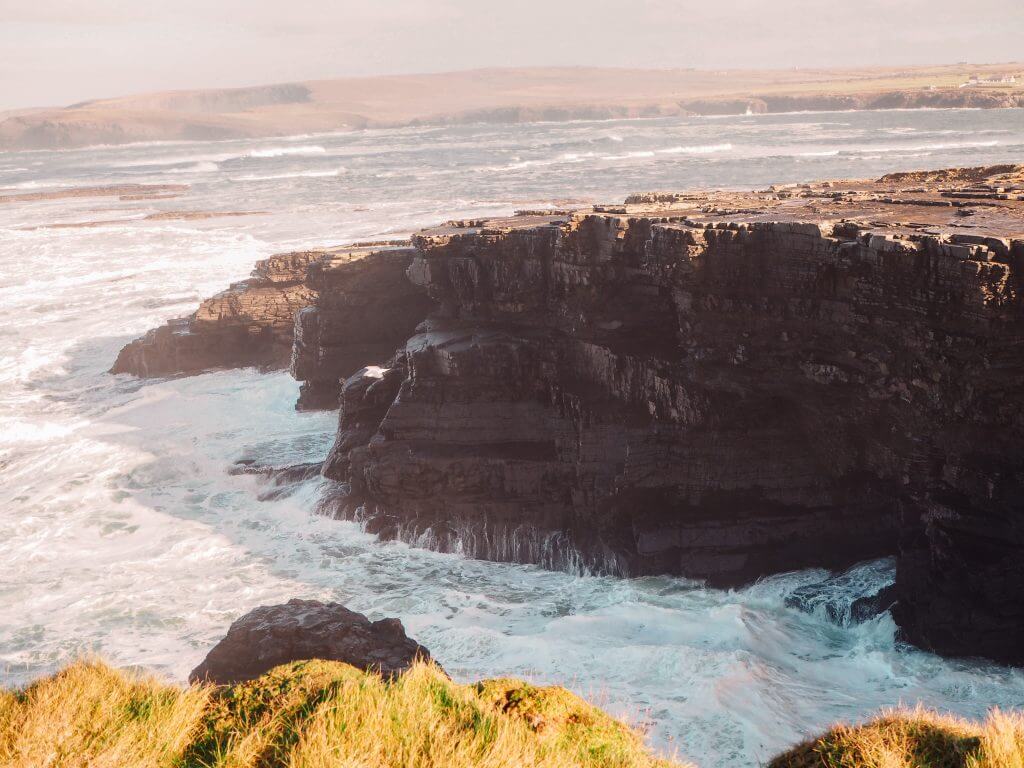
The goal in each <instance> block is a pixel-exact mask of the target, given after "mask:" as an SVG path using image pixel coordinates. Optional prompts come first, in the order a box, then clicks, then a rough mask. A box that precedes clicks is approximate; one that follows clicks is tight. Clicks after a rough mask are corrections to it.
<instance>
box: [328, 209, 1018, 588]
mask: <svg viewBox="0 0 1024 768" xmlns="http://www.w3.org/2000/svg"><path fill="white" fill-rule="evenodd" d="M838 230H839V232H834V231H831V230H829V231H827V232H823V228H822V226H821V225H818V224H800V223H764V224H759V223H752V224H749V225H728V226H725V227H723V228H707V227H704V226H699V225H696V224H695V223H693V222H689V221H687V222H671V221H668V222H663V221H657V220H655V219H652V218H646V217H641V218H629V217H627V216H622V215H583V216H573V217H568V218H565V217H561V218H557V217H552V218H548V219H542V220H537V219H534V220H531V219H529V218H523V219H518V220H509V221H505V222H488V223H487V224H486V225H485V226H480V227H467V228H465V229H461V230H460V229H457V228H449V229H441V230H436V231H431V232H427V233H424V234H421V235H420V236H418V237H417V238H415V240H414V242H415V244H416V246H417V248H418V250H419V253H420V255H419V257H418V258H417V259H416V261H415V262H414V263H413V265H412V267H411V269H410V274H411V276H412V278H413V280H414V281H416V282H418V283H420V284H422V285H424V287H425V288H426V289H427V290H428V291H429V292H430V294H431V295H432V296H433V297H434V298H435V299H436V300H437V301H438V302H439V304H440V306H441V308H442V309H441V310H440V311H439V312H438V313H437V314H436V315H435V316H434V317H433V318H432V319H431V321H430V322H429V323H428V324H427V325H426V326H425V327H424V328H423V329H422V331H423V332H422V333H420V334H418V335H416V336H414V337H413V338H412V339H410V340H409V342H408V343H407V344H406V346H405V350H404V353H403V354H402V355H401V356H400V357H399V358H398V359H397V360H396V361H394V363H393V370H388V371H387V372H384V373H383V374H382V373H381V372H379V371H377V372H374V373H373V374H372V375H373V376H374V377H375V381H374V382H373V383H372V385H371V386H367V384H366V375H363V376H357V377H355V378H353V379H352V380H351V381H349V382H348V384H347V385H346V389H345V393H344V395H343V403H344V411H343V413H342V435H343V438H344V440H343V443H342V444H341V445H339V446H338V447H337V448H336V450H335V451H334V453H333V454H332V458H331V460H330V461H329V462H328V464H327V467H326V469H325V473H326V474H327V475H328V476H331V477H335V478H337V479H339V480H345V481H346V482H348V483H349V484H350V486H351V495H350V496H348V497H346V499H345V501H344V502H343V504H345V505H347V507H348V508H352V507H355V506H360V505H361V507H362V508H361V510H360V511H361V513H362V514H365V515H367V516H368V517H370V518H372V519H373V520H374V526H375V527H376V528H378V529H379V530H381V531H382V532H388V533H392V534H395V535H403V536H405V537H407V538H414V537H416V536H420V535H422V534H423V533H424V532H426V531H427V530H429V532H430V533H429V536H428V538H430V539H431V540H432V542H433V544H434V545H435V546H441V547H446V546H454V545H455V542H456V541H457V542H458V543H459V546H461V547H463V548H466V549H468V550H469V551H470V552H471V553H473V554H477V555H480V556H485V557H492V558H501V559H505V558H508V559H526V560H539V561H541V562H545V563H547V564H549V565H556V564H564V561H565V560H566V558H569V557H575V556H577V554H575V553H578V554H579V556H582V557H583V559H584V560H585V561H587V562H589V563H591V564H592V565H596V566H597V567H604V568H608V569H610V570H613V571H618V572H624V573H665V572H669V573H683V574H686V575H690V576H696V577H701V578H706V579H708V580H710V581H712V582H715V583H725V584H732V583H739V582H743V581H747V580H750V579H752V578H755V577H757V576H759V575H762V574H765V573H771V572H777V571H782V570H790V569H795V568H801V567H806V566H810V565H823V566H830V567H839V566H842V565H845V564H848V563H850V562H853V561H855V560H859V559H864V558H867V557H873V556H878V555H882V554H886V553H890V552H894V551H895V550H896V548H897V539H898V536H897V533H896V526H897V517H898V512H899V510H900V509H901V507H907V506H909V505H913V504H917V503H921V502H920V501H918V500H920V499H924V498H931V494H934V493H937V492H938V491H936V489H941V492H946V491H951V490H952V484H953V482H954V481H953V480H952V479H951V478H950V477H949V476H948V475H949V473H950V472H951V471H953V470H952V469H951V467H954V466H958V462H960V461H962V457H961V453H962V452H963V451H967V450H970V451H975V452H977V451H979V450H980V451H982V452H985V451H988V450H989V447H993V448H995V444H994V443H989V444H988V445H977V443H978V442H979V441H978V433H979V432H983V431H985V430H988V429H1002V430H1004V431H1005V430H1006V429H1010V428H1012V429H1019V426H1020V425H1019V423H1016V422H1014V423H1012V424H1011V423H1002V422H999V421H998V420H999V418H1000V417H999V414H997V413H994V412H993V408H991V407H989V405H988V404H989V402H990V400H991V398H992V396H993V395H994V390H996V389H999V388H1001V387H1002V386H1003V385H1004V381H1005V377H1006V376H1010V377H1014V376H1016V377H1019V376H1020V374H1021V371H1020V370H1019V369H1016V368H1014V369H1013V370H1002V371H1000V373H999V375H997V376H995V377H993V376H991V375H990V371H991V368H992V365H993V359H994V358H995V357H999V358H1000V359H1007V360H1008V362H1007V364H1008V365H1016V363H1015V361H1014V359H1013V358H1014V350H1015V347H1014V346H1013V345H1014V344H1015V343H1019V333H1020V326H1019V324H1018V323H1016V322H1015V321H1014V318H1015V317H1016V314H1015V313H1018V312H1019V308H1018V304H1017V298H1016V293H1015V288H1014V284H1013V282H1012V280H1011V269H1010V266H1009V264H1008V263H1007V262H1008V261H1009V251H1008V247H1007V246H1005V245H1004V244H1000V246H999V247H998V248H997V250H996V251H990V250H989V249H988V247H987V246H985V245H973V246H971V245H962V244H953V243H943V242H940V241H939V240H938V239H936V238H929V237H924V238H918V239H914V240H911V239H906V240H898V239H888V238H885V237H881V236H878V235H872V234H870V233H864V234H861V233H859V232H858V231H857V228H856V227H855V226H840V227H838ZM995 259H999V260H995ZM1017 380H1018V381H1020V380H1021V379H1020V378H1018V379H1017ZM364 393H365V394H364ZM385 393H386V394H385ZM368 394H372V396H373V397H374V398H376V400H377V402H375V403H374V404H373V405H372V407H368V406H366V405H365V404H364V399H365V397H366V396H367V395H368ZM1004 394H1005V393H1004ZM388 397H392V398H393V399H392V400H391V402H390V403H387V402H386V401H387V398H388ZM1004 410H1005V409H1004ZM1010 411H1011V413H1010V416H1013V412H1012V408H1011V409H1010ZM368 414H369V415H370V419H371V420H372V418H373V416H374V414H376V415H379V416H380V417H381V421H380V423H379V426H378V427H377V429H376V430H375V431H372V432H371V430H370V429H368V428H367V426H366V423H365V422H366V421H367V415H368ZM1004 421H1005V419H1004ZM1011 421H1012V419H1011ZM356 422H360V429H359V430H358V431H359V433H360V434H361V435H363V436H365V437H368V439H366V444H365V445H361V446H359V445H353V440H354V433H355V431H356V430H355V429H353V425H354V424H355V423H356ZM1001 453H1003V449H1002V448H996V450H995V451H994V454H995V456H993V457H991V458H992V459H993V460H994V458H995V457H996V456H998V455H999V454H1001ZM979 458H980V457H976V458H975V459H974V461H973V465H975V466H977V465H978V464H986V462H979V461H978V459H979ZM1014 460H1015V453H1014V451H1013V450H1012V449H1011V450H1010V451H1009V454H1008V455H1006V458H1005V459H1000V461H999V466H1004V467H1005V465H1006V462H1007V461H1009V462H1011V463H1012V462H1013V461H1014ZM570 544H571V545H572V546H571V547H570V546H567V545H570Z"/></svg>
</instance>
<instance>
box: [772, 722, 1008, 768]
mask: <svg viewBox="0 0 1024 768" xmlns="http://www.w3.org/2000/svg"><path fill="white" fill-rule="evenodd" d="M769 768H1024V714H1021V713H1014V714H1010V713H1005V712H1000V711H999V710H998V709H994V710H992V711H991V712H990V713H989V715H988V718H987V719H986V720H984V721H983V722H981V723H974V722H970V721H967V720H962V719H960V718H956V717H951V716H948V715H940V714H937V713H935V712H932V711H929V710H926V709H922V708H917V709H914V710H894V711H891V712H886V713H884V714H882V715H881V716H880V717H877V718H875V719H874V720H871V721H870V722H868V723H865V724H864V725H859V726H848V725H837V726H834V727H833V728H832V729H831V730H829V731H828V732H827V733H826V734H824V735H823V736H820V737H819V738H817V739H814V740H812V741H807V742H804V743H803V744H800V745H798V746H796V747H794V748H793V749H791V750H790V751H788V752H786V753H785V754H782V755H779V756H778V757H776V758H775V759H774V760H772V761H771V763H769Z"/></svg>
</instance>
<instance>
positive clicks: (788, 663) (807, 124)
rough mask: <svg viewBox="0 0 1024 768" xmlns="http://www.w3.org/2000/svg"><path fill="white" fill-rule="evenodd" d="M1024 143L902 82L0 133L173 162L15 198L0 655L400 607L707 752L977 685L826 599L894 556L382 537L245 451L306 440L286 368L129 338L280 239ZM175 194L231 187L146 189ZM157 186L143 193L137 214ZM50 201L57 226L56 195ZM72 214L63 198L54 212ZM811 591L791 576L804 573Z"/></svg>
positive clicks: (54, 661) (749, 759) (657, 739)
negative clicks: (295, 128)
mask: <svg viewBox="0 0 1024 768" xmlns="http://www.w3.org/2000/svg"><path fill="white" fill-rule="evenodd" d="M1021 160H1024V110H992V111H974V110H951V111H893V112H860V113H853V112H841V113H817V114H789V115H763V116H735V117H722V118H671V119H653V120H613V121H597V122H571V123H537V124H526V125H516V126H494V125H467V126H452V127H421V128H406V129H396V130H368V131H359V132H352V133H338V134H328V135H307V136H291V137H286V138H273V139H261V140H246V141H221V142H177V143H153V144H136V145H130V146H123V147H97V148H89V149H79V150H67V151H38V152H18V153H0V197H2V196H3V195H9V194H24V193H30V192H38V191H47V190H54V189H63V188H71V187H80V186H96V185H114V184H126V183H142V184H183V185H188V190H187V191H185V192H184V193H183V194H182V195H181V196H180V197H177V198H172V199H151V200H130V199H128V200H121V199H119V198H118V197H116V196H113V197H109V196H108V197H95V196H90V197H75V198H66V199H56V200H36V201H23V202H0V573H2V577H0V681H2V682H3V683H5V684H7V685H20V684H24V683H27V682H29V681H30V680H32V679H33V678H35V677H37V676H39V675H42V674H45V673H48V672H50V671H52V670H54V669H55V668H56V667H57V666H59V665H61V664H63V663H65V662H67V661H68V660H70V659H71V658H73V657H75V656H76V655H80V654H83V653H98V654H102V655H103V656H104V657H106V658H107V659H109V660H111V661H112V662H114V663H116V664H119V665H140V666H145V667H148V668H151V669H154V670H157V671H158V672H160V673H162V674H165V675H167V676H168V677H170V678H173V679H176V680H183V679H184V678H185V677H186V676H187V674H188V672H189V670H190V669H191V668H192V667H193V666H195V665H196V664H197V663H198V662H199V661H200V660H201V659H202V658H203V656H204V655H205V653H206V651H207V650H208V649H209V648H210V647H211V646H212V645H213V643H215V642H216V641H217V640H218V639H219V638H220V637H222V636H223V634H224V633H225V631H226V629H227V627H228V625H229V624H230V623H231V621H232V620H234V619H235V618H237V617H238V616H240V615H241V614H242V613H244V612H246V611H248V610H250V609H251V608H253V607H255V606H257V605H262V604H268V603H275V602H282V601H285V600H287V599H288V598H291V597H306V598H318V599H327V600H337V601H340V602H343V603H345V604H346V605H348V606H349V607H350V608H353V609H355V610H358V611H362V612H364V613H367V614H368V615H370V616H371V618H380V617H383V616H396V617H399V618H401V619H402V621H403V622H404V623H405V625H406V628H407V630H408V631H409V633H410V634H411V635H412V636H414V637H415V638H416V639H417V640H419V641H420V642H422V643H423V644H424V645H426V646H427V647H429V648H430V649H431V651H432V652H433V653H434V655H435V656H436V657H437V658H438V659H439V660H440V661H441V662H442V663H443V664H444V666H445V668H446V669H447V670H448V671H449V672H450V673H451V674H452V675H453V676H454V677H455V678H456V679H457V680H460V681H469V680H475V679H478V678H481V677H487V676H503V675H515V676H521V677H526V678H529V679H530V680H533V681H535V682H538V683H558V684H563V685H566V686H568V687H570V688H572V689H573V690H575V691H577V692H578V693H580V694H582V695H584V696H586V697H588V698H589V699H591V700H592V701H594V702H595V703H597V704H600V705H602V706H605V707H607V708H609V709H610V710H612V711H614V712H616V713H617V714H620V715H623V716H625V717H627V718H628V719H630V720H631V721H632V722H634V723H637V724H638V725H640V726H641V727H643V728H644V729H645V730H647V731H648V733H649V737H650V740H651V743H652V744H653V745H654V746H655V747H656V748H658V749H660V750H663V751H664V752H665V753H666V754H675V755H678V756H680V757H684V758H688V759H691V760H693V761H695V762H696V763H698V764H699V765H700V766H703V767H704V768H718V767H719V766H735V765H740V764H746V765H753V764H756V763H757V762H758V761H766V760H767V758H769V757H770V756H771V755H772V754H774V753H775V752H777V751H779V750H780V749H782V748H784V747H785V746H787V745H789V744H791V743H793V742H794V741H796V740H798V739H800V738H801V737H802V736H805V735H810V734H812V733H814V732H816V731H818V730H820V729H822V728H823V727H825V726H827V725H829V724H830V723H832V722H834V721H836V720H858V719H862V718H864V717H866V716H868V715H869V714H870V713H872V712H874V711H876V710H878V709H879V708H881V707H888V706H893V705H896V704H899V703H906V704H916V703H918V702H921V703H923V704H925V705H927V706H931V707H937V708H940V709H942V710H949V711H953V712H956V713H960V714H963V715H969V716H978V715H982V714H984V712H985V710H986V709H987V707H989V706H990V705H1000V706H1003V707H1012V706H1016V705H1020V704H1021V703H1022V702H1024V673H1022V672H1021V671H1015V670H1011V669H1007V668H1003V667H999V666H996V665H993V664H988V663H984V662H980V661H962V660H961V661H951V660H944V659H940V658H938V657H936V656H933V655H931V654H928V653H924V652H921V651H918V650H915V649H913V648H909V647H906V646H904V645H902V644H901V643H899V642H898V641H897V639H896V632H895V630H896V628H895V625H894V624H893V622H892V620H891V618H890V617H889V616H888V615H887V614H886V615H883V616H880V617H878V618H876V619H874V620H871V621H868V622H866V623H864V624H854V625H850V624H849V623H848V622H845V621H843V616H844V615H845V612H848V608H849V604H850V602H851V601H852V600H853V599H855V598H856V597H858V596H860V595H864V594H870V593H872V592H874V591H875V590H877V589H878V588H879V587H881V586H883V585H885V584H886V583H889V582H891V581H892V579H893V575H894V565H893V563H892V561H890V560H879V561H875V562H869V563H864V564H861V565H858V566H857V567H855V568H854V569H852V570H851V571H850V572H848V573H846V574H839V575H830V574H828V573H825V572H823V571H801V572H796V573H788V574H782V575H778V576H773V577H770V578H766V579H763V580H761V581H760V582H758V583H756V584H753V585H750V586H748V587H745V588H742V589H736V590H714V589H706V588H704V587H703V586H702V585H701V584H699V583H695V582H692V581H689V580H686V579H680V578H668V577H646V578H637V579H618V578H610V577H596V576H590V575H586V574H572V573H558V572H549V571H544V570H541V569H539V568H536V567H532V566H519V565H510V564H502V563H488V562H481V561H475V560H470V559H467V558H465V557H461V556H458V555H453V554H438V553H434V552H430V551H426V550H421V549H416V548H412V547H409V546H407V545H405V544H401V543H395V542H388V543H381V542H378V541H376V539H375V538H374V537H373V536H370V535H368V534H366V533H364V532H363V531H361V530H360V528H359V527H358V526H357V525H356V524H354V523H351V522H341V521H336V520H332V519H327V518H324V517H319V516H317V515H316V514H315V512H314V508H315V502H316V499H317V496H318V492H319V481H317V480H312V481H309V482H307V483H305V484H304V485H302V486H300V487H299V488H297V489H296V490H295V492H294V493H291V494H289V495H285V496H277V495H275V494H268V493H266V491H267V490H268V488H267V486H266V485H265V482H266V481H265V480H262V479H261V478H259V477H255V476H251V475H234V474H230V473H229V469H230V468H231V467H232V465H233V464H234V462H236V461H238V460H240V459H254V460H257V461H259V462H261V463H269V464H274V465H285V464H291V463H298V462H304V461H315V460H319V459H321V458H323V456H324V455H325V454H326V452H327V450H328V448H329V446H330V444H331V441H332V439H333V434H334V429H335V426H336V418H337V417H336V414H334V413H297V412H296V411H295V410H294V402H295V399H296V396H297V392H298V386H297V384H296V382H294V381H293V380H292V379H291V378H290V377H289V376H288V374H287V373H283V372H278V373H271V374H261V373H259V372H257V371H254V370H239V371H221V372H215V373H209V374H205V375H201V376H195V377H191V378H173V379H157V380H146V381H140V380H138V379H134V378H132V377H128V376H117V377H115V376H111V375H109V374H107V373H106V370H107V369H108V368H109V367H110V365H111V364H112V363H113V361H114V358H115V356H116V354H117V351H118V350H119V349H120V347H121V346H122V345H123V344H125V343H126V342H127V341H129V340H131V339H132V338H134V337H136V336H138V335H140V334H141V333H143V332H144V331H145V330H147V329H148V328H151V327H154V326H156V325H159V324H162V323H163V322H164V321H165V320H166V319H168V318H170V317H175V316H181V315H185V314H188V313H189V312H191V311H192V310H193V309H195V307H196V305H197V304H198V302H199V301H200V299H201V298H203V297H205V296H207V295H210V294H212V293H214V292H216V291H218V290H221V289H223V288H224V287H226V286H227V285H228V283H230V282H231V281H234V280H239V279H242V278H244V277H245V276H246V275H247V274H248V273H249V271H250V269H251V268H252V265H253V262H255V261H256V260H257V259H260V258H264V257H266V256H269V255H271V254H274V253H278V252H282V251H287V250H294V249H301V248H307V247H313V246H322V245H334V244H341V243H345V242H351V241H356V240H366V239H370V238H396V237H402V236H405V235H408V234H409V233H411V232H413V231H415V230H416V229H418V228H420V227H424V226H428V225H431V224H436V223H438V222H441V221H444V220H446V219H451V218H466V217H474V218H475V217H481V216H488V215H497V214H508V213H511V212H512V211H513V210H515V209H518V208H537V207H545V206H568V205H578V204H585V203H589V202H616V201H621V200H622V199H623V198H624V197H625V196H626V195H627V194H629V193H632V192H638V191H647V190H653V189H671V190H680V189H695V188H709V187H716V188H722V187H735V188H749V187H763V186H766V185H768V184H772V183H784V182H799V181H809V180H814V179H825V178H847V177H876V176H878V175H880V174H882V173H885V172H888V171H896V170H908V169H913V168H938V167H945V166H952V165H982V164H991V163H1000V162H1013V161H1021ZM174 211H188V212H201V213H204V214H205V213H244V214H246V215H239V216H216V217H210V218H185V219H182V218H177V219H176V218H163V217H158V218H152V215H153V214H162V213H167V212H174ZM147 217H150V218H147ZM54 225H57V226H54ZM68 225H73V226H68ZM794 603H798V605H794Z"/></svg>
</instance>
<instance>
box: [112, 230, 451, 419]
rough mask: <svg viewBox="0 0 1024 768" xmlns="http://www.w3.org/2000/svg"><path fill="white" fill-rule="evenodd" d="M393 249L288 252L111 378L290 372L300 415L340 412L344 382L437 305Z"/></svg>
mask: <svg viewBox="0 0 1024 768" xmlns="http://www.w3.org/2000/svg"><path fill="white" fill-rule="evenodd" d="M405 246H406V247H402V246H401V245H397V246H396V245H395V244H394V243H368V244H357V245H354V246H349V247H345V248H334V249H326V250H317V251H303V252H298V253H286V254H281V255H278V256H274V257H271V258H269V259H265V260H263V261H260V262H257V264H256V269H255V270H254V271H253V275H252V278H251V279H249V280H245V281H242V282H239V283H235V284H233V285H232V286H231V287H230V288H228V290H226V291H223V292H222V293H218V294H217V295H216V296H213V297H212V298H209V299H207V300H206V301H204V302H203V303H202V304H201V305H200V306H199V309H198V310H197V311H196V312H195V313H194V314H192V315H190V316H189V317H185V318H178V319H175V320H171V321H169V322H168V323H167V324H166V325H164V326H162V327H160V328H156V329H153V330H152V331H149V332H148V333H147V334H146V335H145V336H143V337H142V338H140V339H136V340H135V341H133V342H132V343H130V344H128V345H127V346H126V347H125V348H124V349H122V350H121V353H120V354H119V355H118V357H117V360H116V361H115V363H114V366H113V368H111V373H132V374H135V375H136V376H169V375H175V374H191V373H199V372H201V371H205V370H211V369H215V368H242V367H249V366H255V367H259V368H264V369H268V370H272V369H275V368H276V369H280V368H288V367H291V370H292V373H293V375H294V376H295V377H296V378H297V379H299V380H300V381H303V382H304V384H303V387H302V390H301V392H302V394H301V397H300V400H299V403H298V407H300V408H336V407H337V405H338V393H339V389H340V385H339V382H340V380H341V379H343V378H345V377H346V376H348V375H350V374H351V373H353V372H354V371H356V370H357V369H359V368H360V367H362V366H364V365H367V364H369V363H373V362H384V361H386V360H387V359H388V358H390V357H391V356H392V355H393V354H394V351H395V349H396V348H397V347H398V346H399V345H400V344H402V343H403V342H404V341H405V340H406V339H407V338H408V337H409V336H410V335H411V334H412V333H413V330H414V329H415V327H416V325H417V323H419V322H420V321H421V320H422V319H423V318H424V317H426V315H427V314H428V312H429V311H430V310H431V308H432V307H433V303H432V302H431V300H430V299H429V298H428V297H427V296H426V295H425V294H424V293H423V292H422V291H420V290H418V289H417V288H416V287H415V286H413V285H412V284H411V283H409V281H408V280H407V279H406V277H405V272H406V269H407V268H408V267H409V265H410V264H411V263H412V258H413V251H412V250H411V249H410V248H408V247H407V246H408V244H405Z"/></svg>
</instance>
